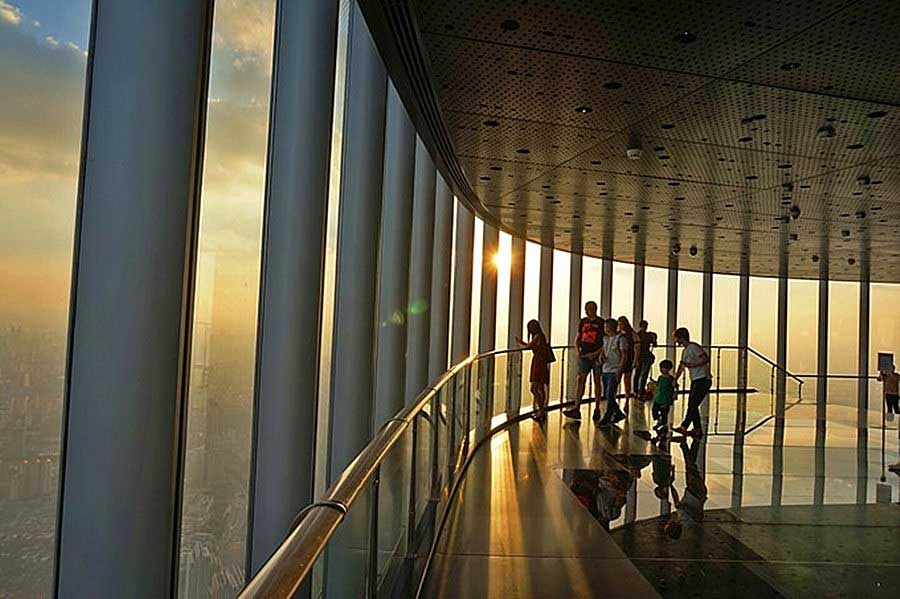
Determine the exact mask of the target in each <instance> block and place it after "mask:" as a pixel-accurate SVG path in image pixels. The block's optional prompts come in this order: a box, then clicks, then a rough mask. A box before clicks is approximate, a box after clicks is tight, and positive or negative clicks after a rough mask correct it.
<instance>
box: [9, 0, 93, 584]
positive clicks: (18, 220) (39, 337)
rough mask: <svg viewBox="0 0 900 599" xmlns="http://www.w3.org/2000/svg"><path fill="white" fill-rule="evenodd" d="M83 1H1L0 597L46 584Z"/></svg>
mask: <svg viewBox="0 0 900 599" xmlns="http://www.w3.org/2000/svg"><path fill="white" fill-rule="evenodd" d="M91 4H92V3H91V2H90V1H89V0H70V1H68V2H31V3H28V4H26V5H24V7H23V8H22V9H20V8H18V7H17V5H19V6H23V4H22V3H20V2H11V3H7V2H0V81H2V83H0V86H2V88H3V94H2V96H3V112H2V116H0V148H2V149H0V174H2V176H0V281H2V284H3V291H2V292H0V597H49V596H51V594H52V588H53V576H54V574H53V567H54V555H55V533H56V498H57V487H58V483H59V453H60V426H61V422H62V404H63V393H64V387H63V385H64V382H65V364H66V335H67V331H68V315H69V287H70V284H71V265H72V248H73V235H74V231H75V205H76V196H77V190H78V165H79V160H80V149H81V122H82V112H83V104H84V84H85V68H86V63H87V61H86V52H85V50H86V48H87V44H88V34H89V31H90V18H91Z"/></svg>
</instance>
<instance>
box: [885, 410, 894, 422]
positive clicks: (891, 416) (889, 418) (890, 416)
mask: <svg viewBox="0 0 900 599" xmlns="http://www.w3.org/2000/svg"><path fill="white" fill-rule="evenodd" d="M887 421H888V422H893V421H894V413H893V412H888V413H887Z"/></svg>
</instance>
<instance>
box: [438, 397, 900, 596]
mask: <svg viewBox="0 0 900 599" xmlns="http://www.w3.org/2000/svg"><path fill="white" fill-rule="evenodd" d="M590 409H591V406H585V407H584V408H583V414H584V416H585V419H584V421H583V422H582V423H580V424H575V423H573V422H572V421H566V419H564V418H562V417H561V415H560V414H559V413H558V412H551V415H550V417H549V419H548V421H547V423H546V424H544V425H543V426H538V425H536V424H534V423H533V422H532V421H530V420H527V421H523V422H521V423H518V424H516V425H513V426H512V427H511V428H509V429H507V430H504V431H503V432H501V433H499V434H497V435H495V436H494V437H492V438H491V439H490V440H488V441H487V442H486V443H485V444H484V445H483V446H482V447H481V448H480V449H479V450H478V451H477V452H476V454H475V455H474V457H473V461H472V463H471V465H470V467H469V469H468V471H467V473H466V475H465V478H464V480H463V483H462V485H461V487H460V490H459V495H458V496H457V498H456V502H455V504H454V505H453V506H452V507H451V514H450V518H449V520H448V523H447V527H446V529H445V531H444V534H443V536H442V538H441V541H440V543H439V546H438V552H437V555H436V556H435V560H434V563H433V565H432V569H431V571H430V573H429V577H428V579H427V581H426V587H425V592H424V596H425V597H504V598H517V597H521V598H531V597H554V598H557V597H600V596H603V597H626V596H627V597H656V596H665V597H693V596H696V597H743V596H747V597H782V596H784V597H810V596H819V597H882V596H883V597H898V596H900V506H898V505H897V503H896V502H897V499H898V496H900V479H898V476H897V475H895V474H893V473H890V472H887V473H886V477H887V482H886V483H885V484H886V485H887V487H889V490H890V493H891V500H892V501H893V502H894V503H893V504H891V503H876V497H877V496H878V493H879V489H878V486H879V483H880V477H881V475H882V446H881V439H882V431H881V429H880V428H874V427H873V424H874V423H875V422H877V423H878V425H879V426H880V422H881V415H880V413H876V412H872V413H871V414H869V418H868V420H869V421H870V424H869V427H870V428H868V429H865V430H864V431H861V429H858V428H857V426H856V421H857V413H856V409H855V408H849V407H847V408H845V407H841V406H829V407H828V418H829V420H828V421H827V422H826V423H825V425H824V426H823V425H822V424H821V423H819V426H818V427H817V422H816V420H815V406H814V405H807V404H806V403H805V402H804V403H800V404H798V405H795V406H793V407H791V408H790V409H789V410H788V411H787V412H786V417H785V419H784V421H776V420H775V419H772V420H770V421H768V422H767V423H765V424H764V425H763V426H760V427H758V428H756V429H754V430H753V431H752V432H750V433H748V434H746V435H744V436H743V437H741V436H735V435H733V434H728V435H710V436H708V437H704V438H703V439H701V440H691V439H684V440H683V441H684V442H679V439H678V438H677V437H676V439H675V440H673V441H672V442H670V443H663V444H661V445H654V444H651V443H650V442H649V441H647V440H646V439H645V438H644V437H646V436H648V435H647V433H646V431H647V430H648V428H649V426H648V424H652V423H650V422H649V405H645V404H642V403H637V402H634V403H633V405H632V406H631V410H630V416H629V419H628V422H627V424H626V425H625V426H620V427H614V428H611V429H610V428H606V429H598V428H597V427H596V426H594V424H593V423H592V422H591V421H590V419H589V416H590V412H589V410H590ZM676 411H677V410H676ZM676 415H677V414H676ZM888 426H889V427H890V428H888V429H887V430H886V431H885V437H886V441H887V442H886V447H885V452H884V459H885V462H886V463H887V464H891V463H896V462H897V460H898V436H897V435H898V433H897V429H896V422H895V423H890V424H889V425H888ZM860 432H861V434H858V433H860ZM778 439H782V441H781V442H780V443H779V442H777V440H778ZM817 439H818V441H817ZM885 484H883V485H882V488H881V489H880V492H881V497H882V499H883V498H884V495H885V492H886V491H887V490H888V489H886V488H884V485H885Z"/></svg>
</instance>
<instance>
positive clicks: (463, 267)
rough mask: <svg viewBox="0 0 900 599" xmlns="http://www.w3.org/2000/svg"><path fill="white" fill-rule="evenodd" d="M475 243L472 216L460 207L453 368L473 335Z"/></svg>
mask: <svg viewBox="0 0 900 599" xmlns="http://www.w3.org/2000/svg"><path fill="white" fill-rule="evenodd" d="M474 243H475V215H474V214H472V213H471V212H469V209H468V208H466V207H464V206H463V205H462V204H459V205H458V206H457V211H456V261H455V262H456V264H455V265H454V271H453V272H454V277H455V278H454V282H453V332H452V335H453V337H452V338H451V340H450V345H451V351H450V362H451V363H452V364H456V363H457V362H459V361H461V360H463V359H464V358H465V357H466V356H468V355H469V345H470V340H471V334H472V254H473V250H474V248H473V245H474Z"/></svg>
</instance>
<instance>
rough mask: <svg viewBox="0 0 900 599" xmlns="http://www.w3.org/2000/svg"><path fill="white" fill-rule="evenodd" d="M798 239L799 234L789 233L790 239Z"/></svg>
mask: <svg viewBox="0 0 900 599" xmlns="http://www.w3.org/2000/svg"><path fill="white" fill-rule="evenodd" d="M798 239H800V236H799V235H797V234H796V233H791V241H797V240H798Z"/></svg>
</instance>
